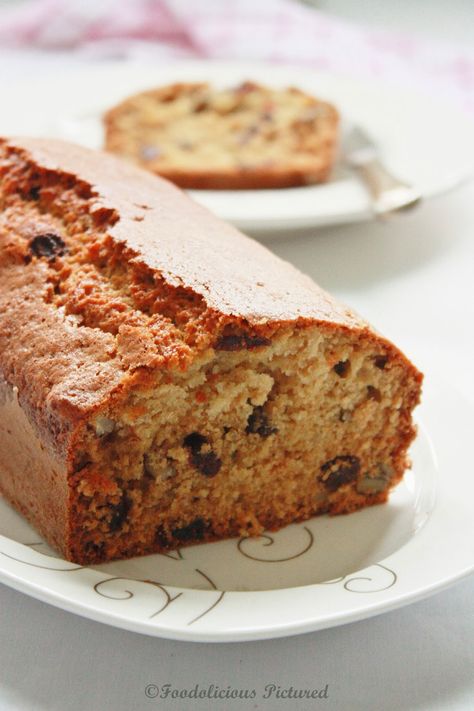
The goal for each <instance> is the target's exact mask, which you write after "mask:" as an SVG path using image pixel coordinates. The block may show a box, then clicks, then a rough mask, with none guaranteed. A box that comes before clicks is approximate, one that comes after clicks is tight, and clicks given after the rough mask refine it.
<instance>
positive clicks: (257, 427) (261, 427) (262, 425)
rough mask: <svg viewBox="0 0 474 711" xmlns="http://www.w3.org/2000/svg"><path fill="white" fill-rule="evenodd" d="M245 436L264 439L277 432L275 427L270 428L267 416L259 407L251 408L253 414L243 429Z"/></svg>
mask: <svg viewBox="0 0 474 711" xmlns="http://www.w3.org/2000/svg"><path fill="white" fill-rule="evenodd" d="M245 431H246V432H247V434H258V435H260V437H263V438H264V439H265V438H266V437H270V435H272V434H276V433H277V432H278V428H277V427H272V426H271V424H270V421H269V419H268V415H267V414H266V412H265V410H264V409H263V407H262V406H261V405H257V406H256V407H254V408H253V412H252V414H251V415H250V417H249V419H248V420H247V427H246V428H245Z"/></svg>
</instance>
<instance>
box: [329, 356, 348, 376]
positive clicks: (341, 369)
mask: <svg viewBox="0 0 474 711" xmlns="http://www.w3.org/2000/svg"><path fill="white" fill-rule="evenodd" d="M350 367H351V362H350V360H340V361H339V363H336V365H335V366H334V367H333V370H334V372H335V373H337V374H338V375H339V377H340V378H345V377H346V376H347V375H349V370H350Z"/></svg>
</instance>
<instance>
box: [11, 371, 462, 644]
mask: <svg viewBox="0 0 474 711" xmlns="http://www.w3.org/2000/svg"><path fill="white" fill-rule="evenodd" d="M418 421H419V423H420V431H419V435H418V437H417V440H416V442H415V444H414V446H413V450H412V458H413V468H412V470H411V471H410V472H409V473H408V474H407V475H406V477H405V480H404V482H403V483H402V484H401V485H400V486H399V487H398V488H397V489H396V490H395V491H394V492H393V494H392V496H391V498H390V501H389V503H388V504H386V505H384V506H376V507H373V508H372V509H366V510H364V511H361V512H358V513H355V514H351V515H350V516H339V517H333V518H329V517H327V516H323V517H319V518H314V519H312V520H310V521H307V522H306V523H304V524H298V525H293V526H289V527H287V528H286V529H284V530H282V531H280V532H278V533H273V534H271V535H268V536H267V535H265V536H262V537H260V538H258V539H245V540H243V539H242V540H237V539H234V540H231V541H225V542H221V543H211V544H206V545H201V546H194V547H192V548H184V549H182V550H181V551H175V552H173V553H170V554H169V555H152V556H147V557H144V558H135V559H132V560H128V561H118V562H114V563H108V564H104V565H99V566H95V567H92V568H83V567H80V566H77V565H74V564H72V563H68V562H67V561H64V560H62V559H60V558H58V557H56V556H55V555H54V553H53V551H51V550H50V549H49V548H48V547H47V545H46V544H45V543H44V542H42V541H41V540H40V539H39V537H38V535H37V534H36V533H35V532H34V531H33V529H31V528H30V527H29V526H28V525H27V524H26V523H25V521H24V520H23V519H22V518H21V517H20V516H18V515H17V514H16V513H15V512H14V511H13V510H12V509H11V508H10V507H9V506H8V505H7V504H6V503H5V501H2V500H0V581H1V582H4V583H6V584H7V585H10V586H12V587H13V588H16V589H18V590H21V591H22V592H25V593H27V594H29V595H32V596H33V597H36V598H39V599H40V600H44V601H45V602H49V603H51V604H53V605H56V606H58V607H61V608H63V609H65V610H70V611H71V612H75V613H77V614H80V615H83V616H85V617H89V618H92V619H94V620H98V621H100V622H105V623H107V624H111V625H114V626H117V627H123V628H126V629H129V630H134V631H136V632H142V633H145V634H149V635H156V636H159V637H169V638H173V639H183V640H194V641H201V642H202V641H239V640H249V639H262V638H269V637H279V636H285V635H291V634H296V633H300V632H309V631H311V630H317V629H321V628H324V627H330V626H334V625H339V624H343V623H345V622H352V621H355V620H359V619H362V618H365V617H369V616H371V615H375V614H378V613H381V612H384V611H387V610H391V609H393V608H396V607H399V606H401V605H404V604H406V603H408V602H413V601H415V600H418V599H420V598H422V597H425V596H427V595H429V594H431V593H433V592H435V591H436V590H440V589H442V588H444V587H446V586H447V585H449V584H450V583H452V582H454V581H455V580H457V579H459V578H461V577H463V576H466V575H467V574H468V573H469V572H471V571H472V570H473V568H474V535H473V533H474V531H473V516H472V501H473V497H474V477H473V475H472V474H473V472H472V444H471V439H472V427H473V415H472V411H471V410H470V408H469V406H468V405H466V403H465V402H464V401H463V400H462V398H460V397H459V396H458V395H457V394H455V393H454V392H452V391H451V390H450V389H449V388H447V387H446V386H436V387H433V385H432V384H430V383H429V382H428V384H427V385H426V386H425V393H424V401H423V405H422V406H421V407H420V408H419V416H418ZM433 443H435V445H433Z"/></svg>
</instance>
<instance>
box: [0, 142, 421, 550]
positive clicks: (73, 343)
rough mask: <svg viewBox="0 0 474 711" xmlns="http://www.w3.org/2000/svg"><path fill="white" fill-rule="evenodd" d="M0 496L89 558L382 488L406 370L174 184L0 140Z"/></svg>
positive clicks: (235, 531) (391, 466)
mask: <svg viewBox="0 0 474 711" xmlns="http://www.w3.org/2000/svg"><path fill="white" fill-rule="evenodd" d="M0 208H1V210H0V242H1V252H0V255H1V261H0V375H1V381H0V382H1V386H0V452H1V457H0V489H1V491H2V493H3V495H4V496H5V497H6V498H7V499H8V500H9V501H10V502H11V503H12V504H13V506H15V507H16V508H17V509H18V510H19V511H21V512H22V513H23V514H24V515H25V516H26V517H28V519H29V520H30V521H31V522H32V523H33V525H34V526H35V527H36V528H37V530H38V531H40V532H41V534H42V535H43V536H44V537H45V538H46V539H47V540H48V541H49V542H50V543H51V544H52V545H53V546H54V547H55V548H56V549H57V550H59V551H61V552H62V554H63V555H64V556H65V557H66V558H68V559H69V560H72V561H76V562H79V563H94V562H98V561H105V560H110V559H114V558H120V557H128V556H134V555H141V554H145V553H151V552H154V551H165V550H167V549H172V548H176V547H177V546H181V545H183V544H190V543H195V542H199V541H212V540H216V539H221V538H225V537H229V536H242V535H244V536H245V535H258V534H260V533H261V532H262V531H263V530H264V529H278V528H279V527H281V526H284V525H285V524H288V523H290V522H292V521H301V520H304V519H307V518H309V517H311V516H313V515H315V514H321V513H325V512H329V513H330V514H338V513H346V512H351V511H355V510H356V509H359V508H361V507H364V506H370V505H372V504H378V503H381V502H383V501H385V500H386V498H387V495H388V492H389V490H390V488H391V487H393V486H394V485H395V484H396V483H397V482H398V481H399V480H400V478H401V477H402V475H403V472H404V469H405V467H406V466H407V448H408V446H409V444H410V442H411V440H412V439H413V437H414V432H415V429H414V426H413V424H412V419H411V412H412V409H413V407H414V406H415V405H416V403H417V402H418V400H419V395H420V384H421V375H420V373H419V372H418V371H417V370H416V369H415V367H414V366H413V365H412V364H411V363H410V362H409V361H408V360H407V358H406V357H405V356H404V355H403V354H402V353H401V352H400V351H399V350H398V349H397V348H396V347H395V346H394V345H393V344H392V343H390V342H389V341H387V340H386V339H385V338H383V337H382V336H380V335H378V334H377V333H376V332H374V331H373V330H372V328H371V327H370V326H369V325H368V324H367V323H365V322H364V321H362V320H361V319H360V318H359V317H358V316H356V315H355V314H354V313H353V312H352V311H350V310H349V309H347V308H346V307H345V306H342V305H340V304H339V303H337V302H336V301H335V300H334V299H332V298H331V297H330V296H329V295H328V294H327V293H325V292H324V291H323V290H321V289H320V288H319V287H318V286H317V285H316V284H314V282H312V281H311V279H309V278H308V277H306V276H304V275H303V274H301V273H300V272H298V271H297V270H296V269H295V268H294V267H292V266H291V265H290V264H288V263H286V262H284V261H282V260H280V259H279V258H278V257H276V256H274V255H273V254H272V253H270V252H269V251H268V250H267V249H265V248H264V247H263V246H262V245H260V244H258V243H257V242H255V241H253V240H251V239H249V238H247V237H245V236H244V235H242V234H241V233H239V232H238V231H237V230H236V229H234V228H233V227H231V226H230V225H227V224H225V223H223V222H221V221H219V220H218V219H217V218H215V217H213V216H212V215H211V214H210V213H209V212H207V211H206V210H205V209H204V208H202V207H200V206H198V205H197V204H195V203H194V202H192V201H191V200H190V199H189V198H187V197H186V196H185V195H184V194H183V193H182V192H181V191H180V190H179V189H178V188H176V187H175V186H173V185H171V184H170V183H168V182H166V181H164V180H161V179H159V178H157V177H155V176H153V175H151V174H150V173H147V172H145V171H142V170H140V169H138V168H136V167H134V166H132V165H129V164H127V163H125V162H121V161H119V160H117V159H116V158H115V157H113V156H110V155H107V154H100V153H95V152H92V151H89V150H87V149H85V148H80V147H77V146H73V145H69V144H66V143H62V142H60V141H52V140H46V139H32V138H28V139H9V140H6V139H5V140H2V141H0Z"/></svg>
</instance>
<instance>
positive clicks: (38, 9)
mask: <svg viewBox="0 0 474 711" xmlns="http://www.w3.org/2000/svg"><path fill="white" fill-rule="evenodd" d="M0 46H3V47H6V46H10V47H11V46H15V47H28V48H29V49H31V48H37V49H48V50H71V51H73V52H75V53H82V54H86V55H87V56H89V57H90V56H93V57H98V58H99V57H103V58H117V57H123V58H124V59H126V58H135V59H137V58H138V59H141V58H144V59H146V58H147V57H148V56H150V55H151V56H155V57H156V56H158V57H162V58H163V59H166V58H169V59H185V58H188V59H189V58H204V59H245V60H260V61H271V62H281V63H293V64H294V63H299V64H304V65H306V66H312V67H314V68H315V69H322V70H326V71H331V72H337V73H340V74H341V73H342V74H345V75H349V76H357V77H358V78H378V79H383V80H384V81H387V82H392V83H396V84H399V85H400V84H402V85H405V86H412V87H415V88H417V89H419V90H423V91H427V92H430V93H437V94H440V95H442V96H444V97H445V98H446V100H448V101H453V102H455V103H457V104H458V105H459V106H461V107H463V108H464V109H467V110H468V111H471V112H474V49H471V48H469V47H461V46H457V45H453V44H447V43H437V42H433V41H429V40H425V39H422V38H420V37H417V36H414V35H410V34H407V33H402V32H397V31H392V30H385V29H374V28H372V27H366V26H363V25H360V24H355V23H352V22H349V21H346V20H344V19H341V18H339V17H335V16H333V15H330V14H327V13H323V12H321V11H318V10H316V9H313V8H311V7H308V6H305V5H303V4H301V3H299V2H296V0H258V1H257V0H120V1H119V0H80V1H79V2H78V0H26V1H24V2H22V3H21V4H20V5H18V6H17V5H13V6H8V5H7V6H6V7H4V8H2V9H1V10H0Z"/></svg>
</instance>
